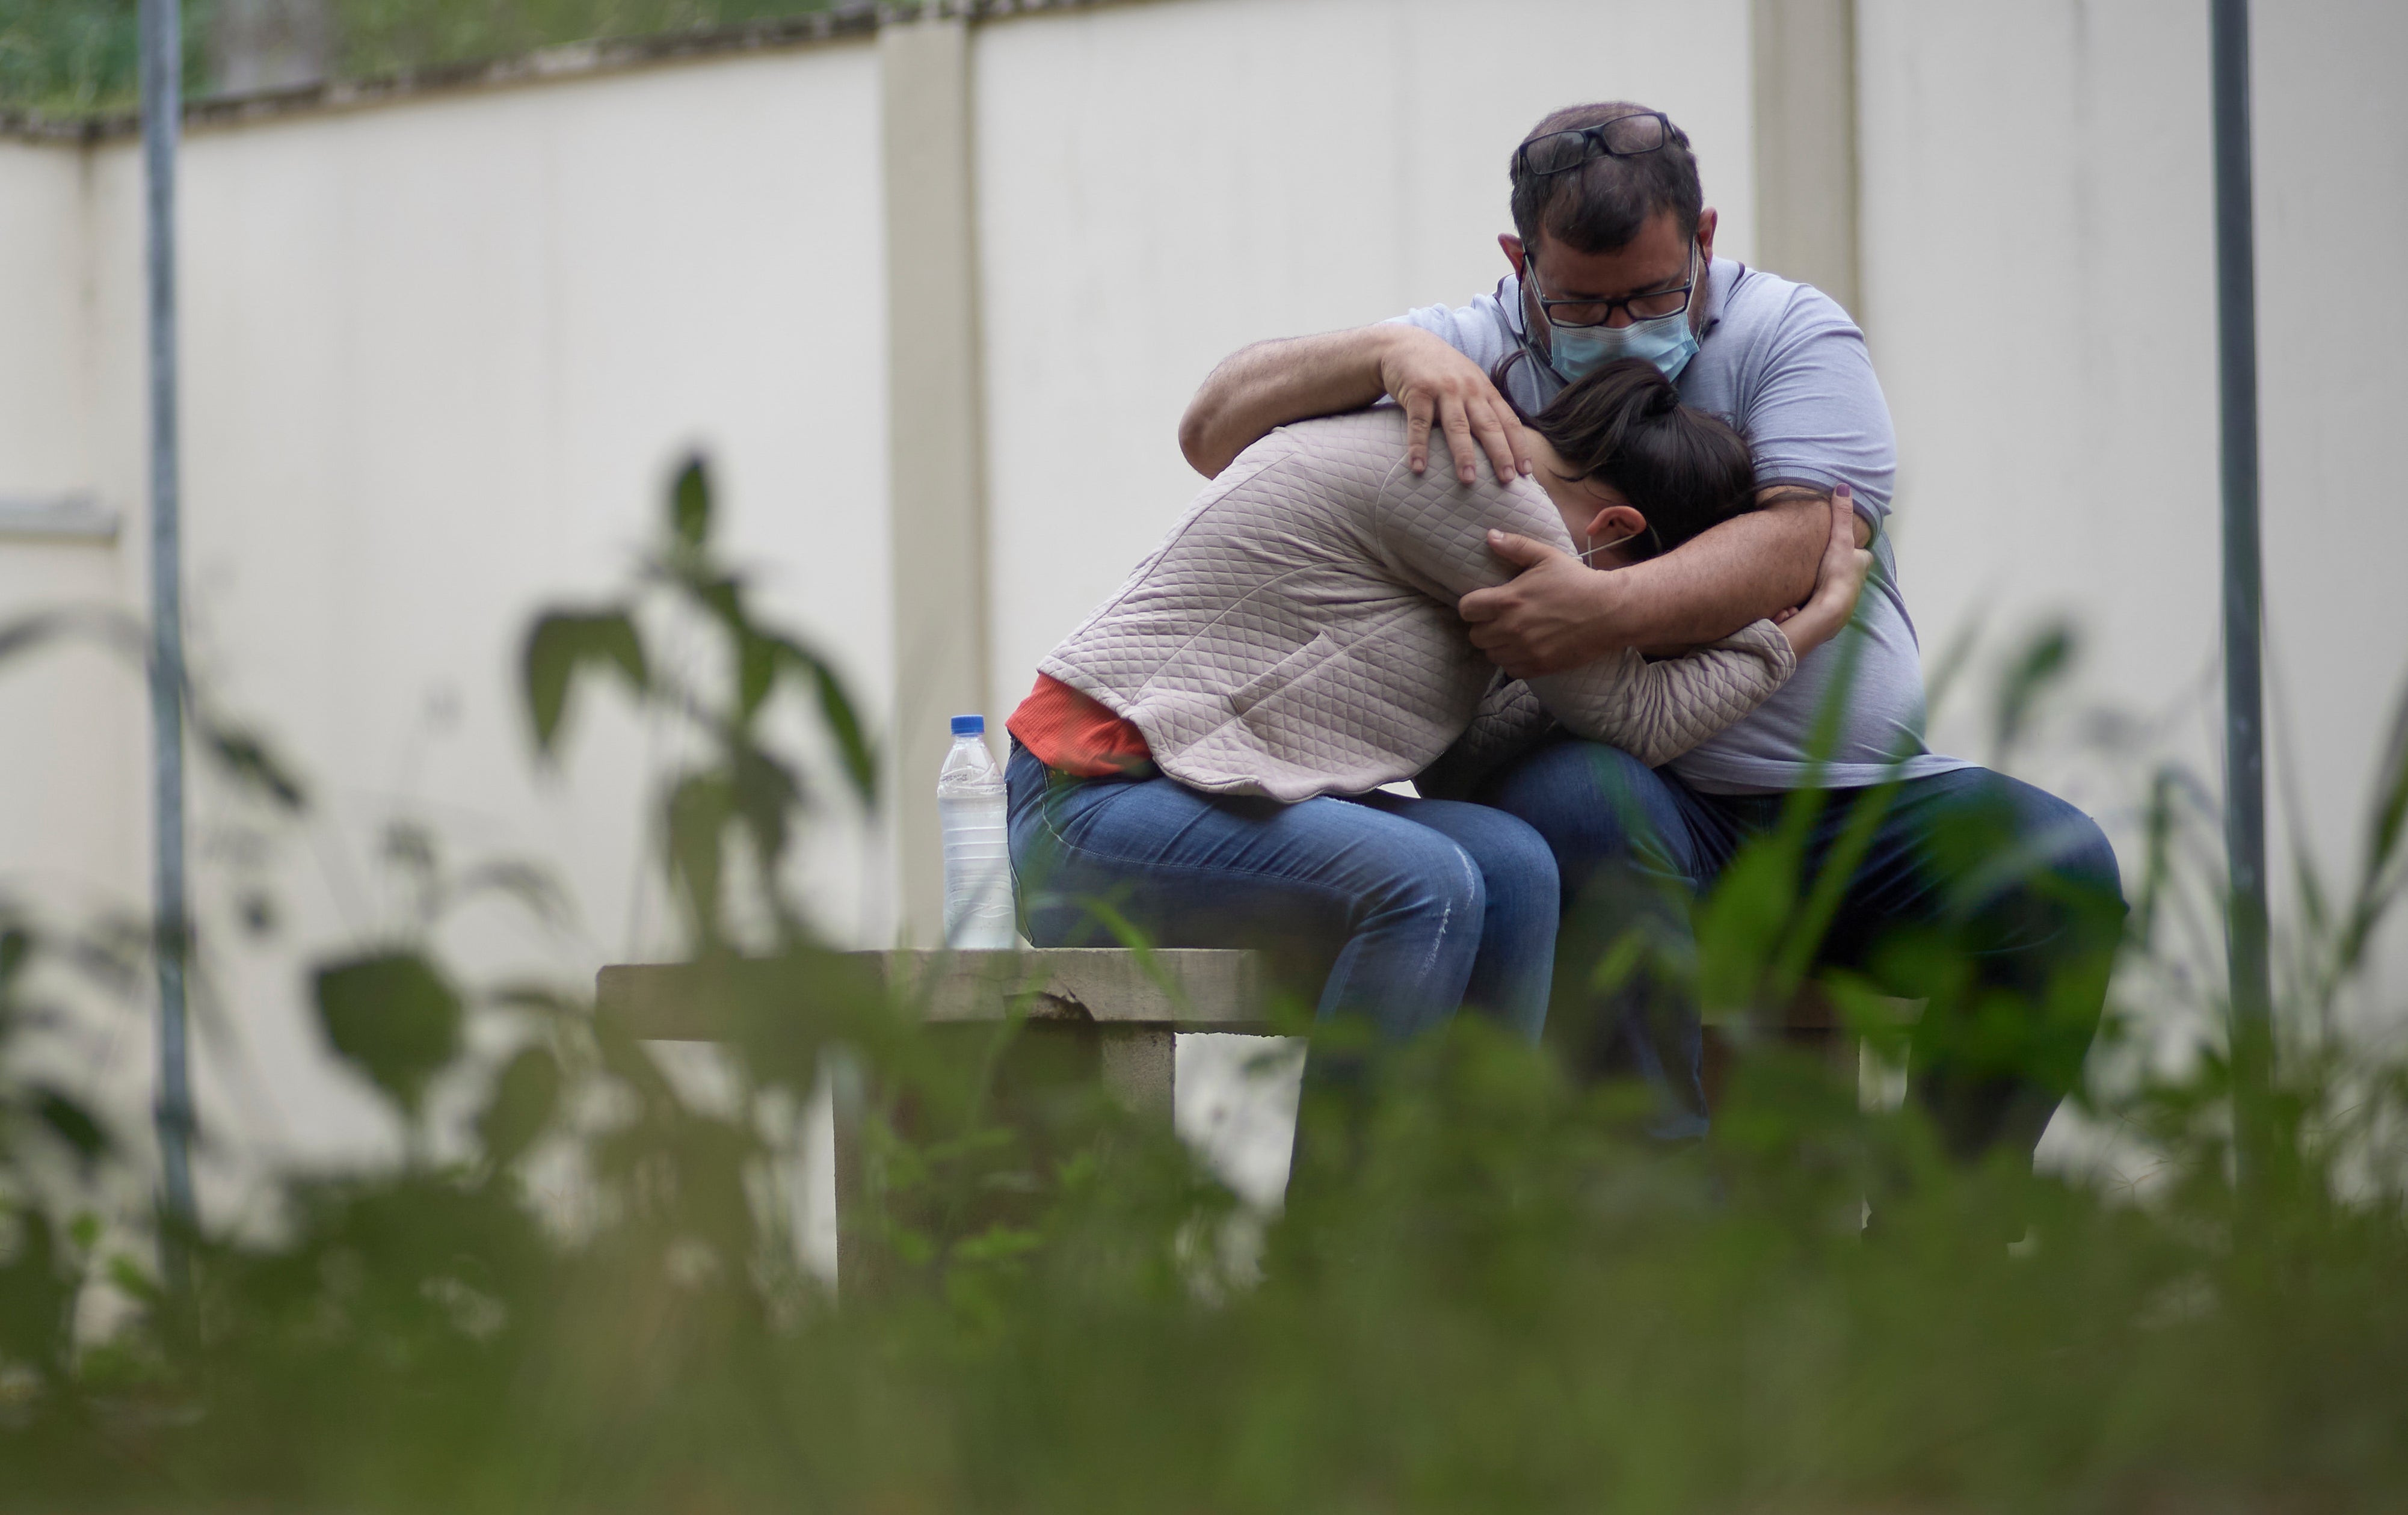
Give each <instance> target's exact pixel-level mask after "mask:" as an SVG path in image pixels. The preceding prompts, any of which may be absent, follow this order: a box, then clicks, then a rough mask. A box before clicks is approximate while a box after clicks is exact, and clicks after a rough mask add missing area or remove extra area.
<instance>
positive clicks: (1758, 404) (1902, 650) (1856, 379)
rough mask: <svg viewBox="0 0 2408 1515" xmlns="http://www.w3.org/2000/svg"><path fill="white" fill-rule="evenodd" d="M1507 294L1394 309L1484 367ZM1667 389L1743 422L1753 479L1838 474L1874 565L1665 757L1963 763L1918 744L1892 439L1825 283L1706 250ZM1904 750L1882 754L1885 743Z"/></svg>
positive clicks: (1829, 484)
mask: <svg viewBox="0 0 2408 1515" xmlns="http://www.w3.org/2000/svg"><path fill="white" fill-rule="evenodd" d="M1521 309H1522V297H1521V291H1520V289H1519V287H1518V286H1517V285H1516V284H1515V282H1514V281H1513V279H1511V278H1510V277H1509V278H1507V279H1505V280H1504V281H1503V282H1501V283H1499V284H1498V286H1497V292H1496V293H1494V294H1484V295H1482V296H1481V297H1480V298H1478V299H1476V300H1474V301H1472V303H1471V304H1469V305H1468V306H1465V307H1462V308H1460V309H1455V310H1450V309H1448V308H1447V307H1444V306H1428V307H1424V308H1422V309H1419V310H1415V311H1412V312H1411V313H1409V314H1407V315H1405V316H1403V317H1401V318H1399V319H1401V320H1403V321H1406V322H1411V323H1412V324H1413V325H1415V326H1419V327H1420V328H1422V329H1423V330H1424V331H1426V332H1430V333H1433V334H1434V335H1436V336H1440V337H1441V338H1443V339H1444V340H1445V341H1446V342H1447V343H1449V344H1450V345H1451V346H1453V347H1454V348H1455V350H1457V351H1459V352H1462V353H1463V354H1464V355H1466V356H1467V357H1469V358H1470V359H1471V360H1472V361H1473V362H1474V363H1477V364H1480V365H1481V366H1482V367H1484V368H1486V369H1489V370H1490V371H1491V372H1492V373H1493V372H1495V371H1496V369H1497V367H1498V364H1500V363H1502V362H1503V361H1504V360H1505V359H1506V358H1507V357H1508V356H1510V355H1512V353H1514V352H1516V351H1518V350H1521V347H1522V335H1521V333H1522V320H1521ZM1505 381H1506V386H1507V392H1508V394H1509V396H1510V397H1511V398H1512V401H1513V403H1514V404H1515V405H1517V406H1520V407H1522V409H1523V410H1524V412H1525V413H1535V412H1536V411H1538V410H1539V409H1541V407H1543V406H1544V405H1545V404H1546V402H1547V401H1548V400H1550V399H1553V398H1554V397H1555V394H1556V393H1557V392H1559V391H1560V390H1561V389H1562V388H1563V381H1562V380H1561V379H1557V378H1556V377H1555V374H1554V372H1553V371H1552V370H1550V369H1548V368H1547V367H1546V366H1545V365H1544V364H1541V363H1539V362H1538V361H1537V360H1536V359H1535V357H1533V356H1529V355H1525V356H1523V357H1521V358H1519V359H1517V360H1516V361H1515V362H1514V363H1513V364H1512V367H1511V369H1510V370H1509V371H1508V372H1507V373H1506V375H1505ZM1680 383H1681V398H1682V399H1683V400H1684V401H1686V402H1687V403H1688V404H1690V405H1693V406H1696V407H1699V409H1702V410H1711V411H1713V412H1714V413H1715V414H1717V415H1720V416H1724V417H1726V418H1727V419H1728V420H1729V421H1731V422H1733V423H1734V424H1736V425H1737V426H1738V427H1739V428H1740V429H1741V430H1742V431H1743V432H1745V433H1746V434H1747V438H1748V443H1749V445H1750V446H1751V447H1752V448H1753V449H1754V450H1755V453H1756V480H1757V482H1758V483H1759V484H1783V483H1796V484H1805V485H1810V486H1812V487H1813V488H1815V489H1818V490H1824V491H1828V490H1830V489H1831V488H1833V487H1834V486H1835V485H1837V484H1839V483H1841V482H1842V481H1843V480H1844V481H1845V482H1846V483H1847V484H1848V485H1850V486H1851V487H1852V488H1853V489H1854V490H1855V492H1856V510H1857V512H1858V513H1859V514H1861V515H1863V516H1864V517H1865V519H1866V520H1868V521H1870V522H1872V524H1873V526H1874V528H1875V532H1876V535H1875V536H1874V539H1873V573H1872V577H1871V579H1870V580H1869V581H1868V582H1867V583H1866V585H1865V593H1864V597H1863V599H1861V600H1860V601H1859V602H1858V603H1857V607H1856V623H1855V625H1854V626H1853V627H1852V628H1851V629H1850V630H1849V631H1848V632H1847V633H1845V634H1843V635H1842V636H1838V637H1835V638H1834V639H1832V640H1831V641H1830V642H1828V643H1827V644H1825V645H1824V646H1822V647H1820V648H1818V649H1816V650H1814V651H1813V653H1812V654H1811V655H1809V656H1808V657H1807V658H1805V659H1804V660H1803V661H1802V662H1800V663H1799V665H1798V673H1797V676H1796V677H1795V678H1793V679H1790V680H1789V682H1788V683H1787V684H1786V685H1785V686H1783V688H1782V689H1781V691H1780V693H1776V694H1774V695H1773V696H1772V698H1771V699H1770V700H1768V701H1766V702H1765V703H1764V705H1763V706H1762V707H1759V708H1758V709H1757V710H1756V713H1755V714H1753V715H1751V716H1749V717H1747V718H1746V719H1745V720H1743V721H1742V722H1739V723H1738V724H1737V725H1734V726H1732V727H1731V728H1730V729H1729V730H1727V731H1725V732H1724V733H1723V734H1722V735H1720V736H1714V737H1711V738H1709V739H1708V740H1707V741H1705V742H1703V743H1701V744H1699V746H1698V747H1697V748H1695V749H1693V750H1690V751H1688V752H1686V753H1684V754H1683V755H1682V756H1680V757H1677V758H1674V759H1673V760H1672V762H1671V764H1670V768H1671V771H1672V772H1673V773H1675V774H1677V775H1679V776H1680V778H1681V779H1682V780H1683V781H1684V782H1685V783H1687V784H1688V785H1689V786H1690V787H1691V788H1692V789H1696V790H1699V791H1702V792H1704V793H1721V794H1733V793H1765V792H1767V791H1773V790H1786V789H1799V788H1804V787H1806V786H1808V785H1820V786H1822V787H1825V788H1833V789H1849V788H1856V787H1857V786H1860V785H1864V784H1873V783H1879V782H1881V781H1882V780H1884V779H1891V778H1907V779H1920V778H1923V777H1926V776H1927V775H1929V774H1935V773H1946V772H1948V771H1950V770H1951V769H1955V768H1964V767H1971V764H1968V763H1965V762H1963V761H1961V760H1959V759H1957V758H1949V757H1942V756H1940V755H1938V754H1937V753H1934V752H1930V751H1928V750H1926V749H1925V747H1924V745H1923V720H1924V708H1923V664H1922V658H1921V656H1920V654H1919V652H1918V650H1917V649H1916V646H1915V640H1914V622H1912V621H1910V620H1908V619H1907V614H1906V601H1905V599H1904V598H1903V597H1902V596H1901V595H1900V594H1899V589H1898V559H1897V555H1896V553H1895V552H1894V551H1893V550H1891V546H1890V539H1889V534H1888V533H1887V532H1885V531H1881V530H1880V527H1881V525H1882V522H1884V521H1885V520H1886V519H1887V518H1888V516H1889V504H1890V490H1891V485H1892V482H1893V479H1894V478H1895V476H1896V474H1897V471H1898V447H1897V442H1896V440H1895V438H1894V437H1893V436H1892V434H1891V431H1890V422H1889V405H1888V402H1886V401H1885V400H1884V399H1883V398H1882V392H1881V383H1880V381H1879V380H1878V379H1875V378H1874V377H1873V366H1872V361H1871V358H1869V357H1868V356H1867V355H1866V352H1865V336H1864V333H1862V332H1861V331H1858V330H1857V329H1856V322H1853V321H1850V320H1849V319H1848V314H1847V312H1846V311H1844V310H1842V309H1841V308H1840V307H1839V306H1838V305H1836V304H1834V303H1833V302H1832V300H1831V299H1830V297H1829V296H1828V295H1826V294H1824V293H1822V292H1821V291H1819V290H1816V289H1814V288H1813V287H1812V286H1809V285H1805V284H1793V283H1791V282H1790V281H1789V280H1787V279H1779V278H1775V277H1774V276H1772V275H1770V274H1767V273H1763V272H1760V271H1758V270H1756V269H1752V268H1748V267H1745V266H1743V265H1742V264H1735V263H1732V262H1730V261H1729V260H1727V259H1724V258H1717V259H1715V260H1714V262H1713V276H1712V278H1711V279H1710V281H1709V283H1708V286H1707V290H1706V304H1705V322H1704V328H1703V330H1702V331H1701V332H1700V334H1699V347H1698V355H1697V356H1696V357H1694V358H1691V359H1690V360H1689V365H1688V367H1687V368H1685V369H1684V370H1683V371H1682V373H1681V381H1680ZM1851 661H1853V663H1854V665H1855V666H1854V671H1853V674H1852V675H1851V676H1850V679H1849V683H1848V696H1847V702H1846V713H1845V718H1844V720H1843V721H1842V723H1841V727H1840V732H1839V740H1838V742H1837V744H1836V745H1835V746H1834V747H1833V748H1832V750H1831V753H1830V761H1829V762H1828V764H1827V765H1823V766H1822V767H1820V768H1819V769H1818V768H1817V767H1816V766H1815V765H1813V764H1812V763H1810V762H1809V761H1808V756H1807V754H1808V747H1809V743H1810V740H1811V738H1812V734H1813V726H1814V717H1815V714H1816V712H1817V711H1818V710H1820V709H1821V708H1822V707H1823V704H1824V702H1825V701H1826V699H1827V698H1828V697H1829V696H1830V694H1831V693H1832V691H1833V688H1834V686H1835V684H1837V682H1838V681H1839V679H1840V678H1841V676H1842V670H1843V669H1844V668H1845V667H1846V665H1848V664H1849V663H1850V662H1851ZM1901 757H1903V758H1904V759H1905V761H1904V763H1903V764H1901V765H1896V766H1893V764H1894V763H1895V762H1896V760H1897V759H1899V758H1901Z"/></svg>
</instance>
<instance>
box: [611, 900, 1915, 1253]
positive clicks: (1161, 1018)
mask: <svg viewBox="0 0 2408 1515" xmlns="http://www.w3.org/2000/svg"><path fill="white" fill-rule="evenodd" d="M842 956H843V959H844V961H845V962H846V964H847V965H849V966H850V967H852V968H853V969H854V970H856V971H858V972H860V973H861V974H862V975H863V978H862V979H861V980H860V982H861V984H862V986H863V987H875V988H878V989H882V990H883V991H884V992H885V993H888V994H889V995H890V996H891V997H892V998H893V1000H894V1002H895V1003H896V1005H898V1006H899V1007H901V1008H903V1009H904V1010H905V1011H907V1012H908V1013H914V1014H917V1015H918V1016H919V1018H920V1019H921V1021H922V1022H924V1023H926V1024H930V1025H945V1024H963V1025H968V1024H976V1023H979V1022H990V1023H992V1022H1000V1021H1002V1020H1004V1019H1005V1018H1006V1017H1007V1016H1009V1015H1010V1014H1011V1013H1012V1010H1013V1008H1014V1007H1015V1006H1017V1007H1018V1008H1019V1013H1021V1014H1022V1015H1024V1016H1025V1018H1026V1020H1027V1021H1028V1022H1029V1023H1031V1024H1032V1025H1036V1026H1041V1027H1044V1028H1046V1031H1047V1034H1048V1035H1051V1036H1068V1038H1069V1039H1071V1040H1072V1041H1074V1042H1076V1043H1079V1044H1082V1045H1089V1046H1092V1047H1093V1049H1094V1051H1095V1054H1096V1058H1097V1064H1096V1065H1097V1070H1098V1072H1099V1074H1100V1077H1101V1079H1102V1081H1103V1085H1104V1088H1105V1089H1106V1090H1107V1091H1108V1092H1109V1093H1111V1094H1112V1095H1113V1096H1114V1097H1116V1098H1117V1099H1119V1100H1120V1101H1121V1103H1122V1104H1123V1105H1125V1107H1127V1108H1130V1109H1133V1110H1137V1111H1140V1112H1143V1113H1145V1114H1148V1115H1153V1116H1158V1117H1159V1118H1160V1119H1161V1120H1163V1121H1164V1122H1168V1121H1169V1120H1170V1118H1171V1114H1172V1108H1173V1101H1174V1099H1175V1097H1176V1094H1177V1092H1178V1086H1177V1075H1176V1067H1177V1040H1176V1038H1177V1037H1178V1036H1179V1034H1180V1033H1182V1032H1221V1033H1229V1034H1237V1035H1244V1036H1270V1035H1273V1034H1275V1032H1276V1030H1277V1029H1278V1028H1276V1027H1274V1025H1273V1024H1272V1022H1271V1020H1270V1015H1269V985H1268V983H1267V981H1266V969H1265V966H1264V964H1263V961H1262V958H1261V956H1260V955H1259V954H1257V953H1254V952H1243V951H1223V950H1205V949H1200V948H1156V949H1154V950H1150V951H1146V952H1141V953H1140V952H1138V951H1134V950H1125V949H1122V948H1045V949H1041V950H1026V951H1009V950H1007V951H960V952H955V951H942V950H898V951H889V952H848V953H844V954H842ZM713 974H714V970H711V969H707V968H702V967H697V966H695V965H684V964H666V965H625V966H616V967H606V968H604V969H603V970H602V971H601V973H600V975H599V976H598V977H597V979H596V981H595V1014H596V1015H598V1016H601V1017H603V1018H606V1019H609V1020H610V1021H613V1022H616V1023H617V1024H618V1025H620V1026H621V1027H623V1028H624V1030H626V1031H627V1032H628V1033H629V1034H630V1035H632V1036H636V1037H638V1038H640V1039H645V1040H654V1041H717V1040H720V1039H722V1035H721V1033H722V1029H723V1027H722V1023H721V1022H719V1020H718V1018H717V1015H716V1013H715V1011H714V1008H713V1005H712V1000H713V997H714V995H715V994H716V993H720V992H722V991H724V984H725V980H724V979H721V978H715V977H714V976H713ZM1899 1008H1900V1012H1901V1013H1902V1014H1905V1015H1907V1016H1909V1017H1911V1015H1912V1010H1911V1009H1910V1008H1907V1007H1905V1006H1904V1005H1901V1006H1900V1007H1899ZM1742 1019H1743V1017H1742V1016H1741V1015H1740V1014H1738V1013H1736V1012H1725V1013H1721V1014H1716V1013H1712V1012H1709V1013H1708V1014H1707V1015H1706V1017H1705V1021H1706V1048H1705V1058H1706V1066H1705V1070H1704V1072H1705V1081H1706V1088H1707V1094H1708V1099H1709V1101H1710V1102H1711V1103H1713V1104H1716V1105H1718V1104H1719V1103H1720V1102H1721V1096H1722V1092H1723V1086H1724V1084H1725V1082H1726V1080H1727V1073H1728V1069H1729V1066H1730V1064H1731V1061H1732V1059H1733V1056H1734V1054H1735V1050H1736V1048H1735V1039H1736V1038H1735V1035H1734V1034H1735V1033H1736V1032H1737V1030H1738V1026H1737V1022H1740V1021H1741V1020H1742ZM1768 1029H1770V1033H1771V1035H1773V1036H1775V1037H1777V1038H1778V1039H1780V1040H1782V1041H1785V1042H1787V1043H1788V1044H1790V1045H1791V1046H1793V1047H1796V1048H1798V1049H1799V1050H1807V1051H1811V1052H1814V1053H1817V1054H1819V1055H1821V1056H1824V1057H1826V1058H1828V1059H1829V1060H1830V1062H1831V1065H1832V1067H1833V1070H1834V1072H1836V1073H1839V1074H1840V1075H1842V1077H1845V1078H1849V1079H1854V1078H1855V1077H1856V1062H1857V1053H1856V1042H1855V1039H1854V1038H1853V1037H1850V1036H1846V1035H1845V1034H1844V1032H1843V1030H1842V1028H1841V1026H1840V1025H1839V1024H1838V1022H1837V1017H1835V1016H1834V1015H1833V1014H1832V1012H1831V1008H1830V1006H1829V1004H1828V1002H1827V1001H1826V1000H1824V999H1823V998H1822V997H1821V995H1820V994H1819V993H1814V992H1812V991H1809V992H1808V993H1803V994H1801V995H1800V996H1799V999H1798V1000H1797V1001H1796V1002H1795V1003H1794V1004H1792V1005H1791V1006H1790V1008H1789V1010H1788V1013H1787V1014H1786V1016H1785V1021H1784V1023H1783V1024H1782V1025H1780V1026H1778V1027H1772V1028H1768ZM836 1093H837V1097H836V1101H835V1105H836V1109H835V1116H836V1149H837V1150H836V1180H837V1188H836V1200H837V1213H838V1227H837V1236H838V1251H837V1268H838V1273H839V1277H846V1278H852V1279H866V1278H868V1277H870V1276H871V1275H872V1273H873V1272H874V1271H875V1269H876V1268H877V1266H878V1263H877V1260H876V1259H875V1258H873V1257H871V1256H869V1255H867V1253H866V1252H865V1251H864V1250H863V1247H864V1244H863V1241H862V1239H861V1237H860V1236H858V1234H857V1231H856V1228H854V1227H851V1226H848V1225H846V1224H845V1223H844V1217H845V1216H846V1215H847V1214H853V1213H858V1211H857V1210H856V1209H855V1207H856V1206H858V1205H860V1204H863V1203H865V1202H867V1200H868V1199H869V1198H870V1191H869V1189H868V1187H867V1185H868V1183H869V1182H870V1180H869V1179H868V1176H867V1174H866V1173H865V1171H864V1168H863V1164H862V1146H861V1120H862V1115H863V1108H862V1098H861V1092H860V1091H859V1090H858V1089H853V1090H848V1089H847V1088H846V1087H844V1086H843V1084H842V1083H841V1082H840V1083H839V1086H838V1088H837V1091H836Z"/></svg>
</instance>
